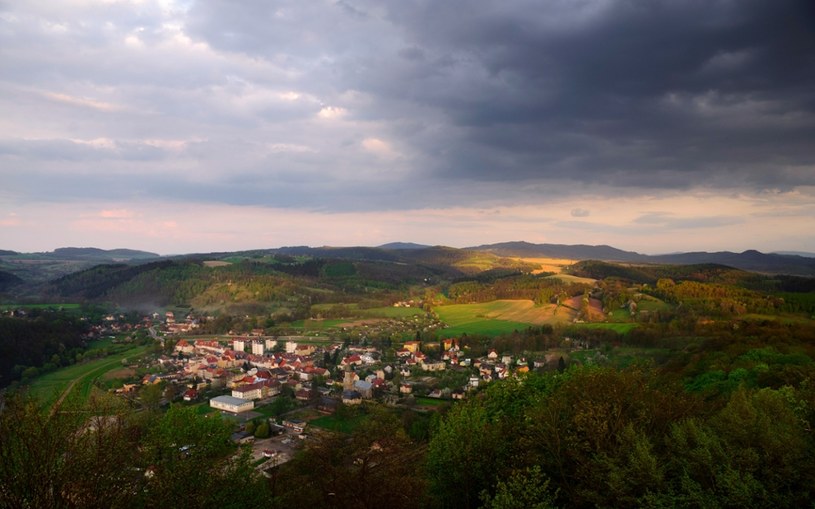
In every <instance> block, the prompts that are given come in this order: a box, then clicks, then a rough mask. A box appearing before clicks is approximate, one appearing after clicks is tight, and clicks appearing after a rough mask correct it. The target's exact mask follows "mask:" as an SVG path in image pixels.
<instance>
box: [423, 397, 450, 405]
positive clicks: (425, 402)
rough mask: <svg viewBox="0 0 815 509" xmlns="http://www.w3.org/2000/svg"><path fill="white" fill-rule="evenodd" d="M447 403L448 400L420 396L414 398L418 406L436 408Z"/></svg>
mask: <svg viewBox="0 0 815 509" xmlns="http://www.w3.org/2000/svg"><path fill="white" fill-rule="evenodd" d="M448 403H450V401H449V400H444V399H436V398H424V397H421V396H420V397H418V398H416V404H417V405H418V406H429V407H437V406H442V405H446V404H448Z"/></svg>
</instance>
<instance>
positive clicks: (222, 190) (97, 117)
mask: <svg viewBox="0 0 815 509" xmlns="http://www.w3.org/2000/svg"><path fill="white" fill-rule="evenodd" d="M0 70H2V72H1V73H0V249H14V250H18V251H44V250H51V249H54V248H56V247H61V246H96V247H102V248H115V247H129V248H135V249H145V250H150V251H154V252H158V253H162V254H168V253H183V252H193V251H213V250H218V251H223V250H237V249H249V248H263V247H278V246H284V245H304V244H305V245H312V246H320V245H378V244H382V243H385V242H391V241H413V242H419V243H425V244H444V245H449V246H456V247H463V246H470V245H478V244H483V243H491V242H500V241H508V240H526V241H529V242H551V243H566V244H576V243H583V244H611V245H614V246H616V247H619V248H622V249H630V250H636V251H640V252H643V253H663V252H672V251H690V250H708V251H713V250H724V249H727V250H734V251H740V250H744V249H749V248H755V249H759V250H762V251H777V250H797V251H811V252H815V4H813V3H812V2H811V1H805V0H804V1H798V2H796V1H785V0H722V1H719V0H675V1H659V0H642V1H630V0H619V1H617V0H535V1H524V0H466V1H465V0H444V1H440V0H391V1H374V0H311V1H303V0H292V1H271V0H211V1H205V0H200V1H194V0H25V1H17V0H0Z"/></svg>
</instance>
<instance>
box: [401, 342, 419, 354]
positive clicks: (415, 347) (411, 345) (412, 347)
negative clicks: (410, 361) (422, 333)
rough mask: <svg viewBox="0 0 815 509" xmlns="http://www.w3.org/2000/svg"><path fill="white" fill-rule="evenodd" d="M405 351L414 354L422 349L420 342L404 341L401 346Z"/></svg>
mask: <svg viewBox="0 0 815 509" xmlns="http://www.w3.org/2000/svg"><path fill="white" fill-rule="evenodd" d="M402 346H403V347H404V348H405V349H406V350H408V351H409V352H410V353H416V352H418V351H419V349H420V348H421V347H422V342H421V341H405V344H404V345H402Z"/></svg>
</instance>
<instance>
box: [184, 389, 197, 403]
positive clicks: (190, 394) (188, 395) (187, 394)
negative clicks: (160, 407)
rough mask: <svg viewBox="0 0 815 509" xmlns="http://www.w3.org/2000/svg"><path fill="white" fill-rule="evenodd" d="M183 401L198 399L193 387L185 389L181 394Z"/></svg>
mask: <svg viewBox="0 0 815 509" xmlns="http://www.w3.org/2000/svg"><path fill="white" fill-rule="evenodd" d="M183 398H184V401H195V400H196V399H198V391H197V390H195V389H187V390H186V391H184V395H183Z"/></svg>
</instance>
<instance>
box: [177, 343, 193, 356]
mask: <svg viewBox="0 0 815 509" xmlns="http://www.w3.org/2000/svg"><path fill="white" fill-rule="evenodd" d="M175 351H176V352H180V353H187V354H190V353H193V352H194V351H195V347H194V346H192V345H191V344H190V343H189V342H188V341H187V340H186V339H182V340H181V341H179V342H178V343H176V344H175Z"/></svg>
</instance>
